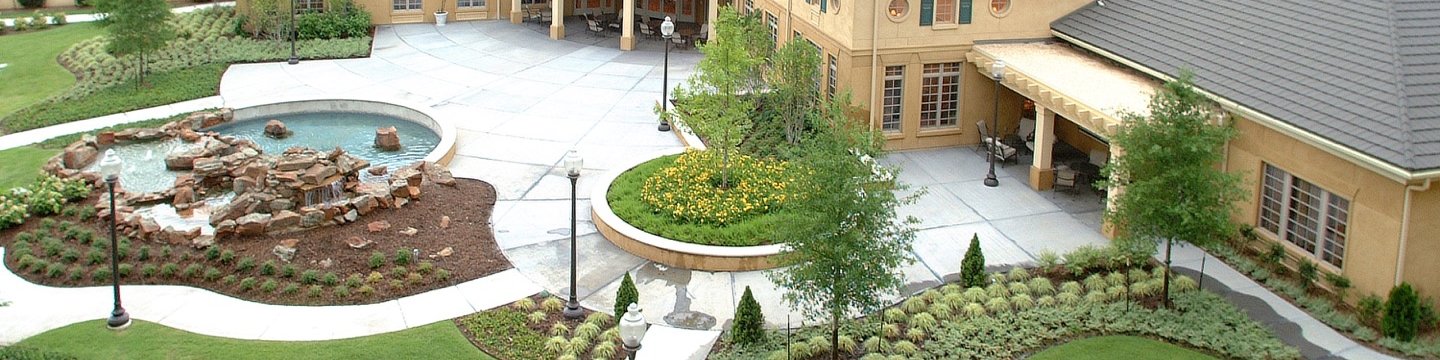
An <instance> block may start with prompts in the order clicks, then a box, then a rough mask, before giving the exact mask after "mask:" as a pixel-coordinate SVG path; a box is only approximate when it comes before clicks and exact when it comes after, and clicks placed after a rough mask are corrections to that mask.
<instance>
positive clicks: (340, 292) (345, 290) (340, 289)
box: [335, 285, 350, 298]
mask: <svg viewBox="0 0 1440 360" xmlns="http://www.w3.org/2000/svg"><path fill="white" fill-rule="evenodd" d="M335 297H338V298H348V297H350V287H348V286H345V285H340V286H336V287H335Z"/></svg>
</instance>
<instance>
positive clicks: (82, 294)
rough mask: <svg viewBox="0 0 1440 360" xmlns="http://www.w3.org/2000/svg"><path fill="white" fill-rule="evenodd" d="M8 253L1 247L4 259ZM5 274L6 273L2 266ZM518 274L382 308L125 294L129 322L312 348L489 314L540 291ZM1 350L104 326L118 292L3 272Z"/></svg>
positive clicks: (151, 291)
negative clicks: (79, 326)
mask: <svg viewBox="0 0 1440 360" xmlns="http://www.w3.org/2000/svg"><path fill="white" fill-rule="evenodd" d="M4 255H5V249H4V248H0V258H3V257H4ZM0 268H4V267H3V266H0ZM540 291H541V289H540V286H538V285H535V284H534V283H532V282H530V281H529V280H527V279H526V278H525V276H523V275H521V274H520V272H519V271H516V270H515V269H510V270H505V271H502V272H499V273H496V274H492V275H490V276H486V277H483V278H479V279H475V280H471V281H467V282H464V283H460V284H457V285H452V286H448V287H444V288H440V289H435V290H431V291H428V292H425V293H421V294H417V295H411V296H407V297H404V298H400V299H397V300H390V301H386V302H382V303H378V304H369V305H346V306H288V305H269V304H261V303H255V302H250V301H245V300H240V299H236V298H233V297H229V296H225V295H220V294H217V293H214V292H211V291H209V290H204V289H199V288H193V287H188V286H171V285H133V286H122V287H121V288H120V292H121V299H122V301H123V305H124V306H125V310H126V311H127V312H129V313H130V317H131V318H134V319H141V320H146V321H151V322H155V323H159V324H161V325H165V326H169V327H172V328H176V329H180V330H185V331H189V332H193V333H197V334H202V335H210V336H219V337H226V338H234V339H247V340H280V341H311V340H334V339H344V338H352V337H360V336H367V335H374V334H380V333H386V332H392V331H399V330H404V329H408V328H413V327H418V326H422V325H427V324H431V323H434V322H437V321H443V320H449V319H453V318H456V317H460V316H464V315H468V314H472V313H475V312H478V311H483V310H488V309H491V308H495V307H497V306H501V305H505V304H508V303H510V302H512V301H515V300H518V299H520V298H522V297H526V296H530V295H532V294H535V293H538V292H540ZM0 301H9V302H10V306H6V307H0V346H4V345H9V344H14V343H16V342H19V341H20V340H24V339H25V338H28V337H31V336H35V335H38V334H40V333H43V332H45V331H49V330H52V329H56V328H60V327H63V326H66V325H70V324H74V323H77V322H81V321H86V320H94V319H103V318H105V317H106V316H108V315H109V313H110V309H111V307H112V297H111V288H110V287H107V286H96V287H84V288H56V287H49V286H43V285H36V284H32V283H30V282H28V281H25V279H22V278H20V277H19V276H17V275H15V274H14V273H13V272H11V271H10V269H9V268H4V271H0Z"/></svg>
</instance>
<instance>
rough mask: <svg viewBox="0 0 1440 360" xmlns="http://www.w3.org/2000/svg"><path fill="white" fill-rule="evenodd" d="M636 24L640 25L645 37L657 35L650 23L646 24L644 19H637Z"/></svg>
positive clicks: (641, 33) (641, 32)
mask: <svg viewBox="0 0 1440 360" xmlns="http://www.w3.org/2000/svg"><path fill="white" fill-rule="evenodd" d="M635 24H636V25H639V26H640V35H645V37H648V38H655V37H656V35H655V32H654V31H651V30H650V25H646V24H645V22H644V21H639V20H636V21H635Z"/></svg>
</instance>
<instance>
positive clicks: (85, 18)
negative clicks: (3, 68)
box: [0, 1, 235, 26]
mask: <svg viewBox="0 0 1440 360" xmlns="http://www.w3.org/2000/svg"><path fill="white" fill-rule="evenodd" d="M215 6H235V2H234V1H218V2H213V3H208V4H196V5H190V6H181V7H177V8H172V9H170V12H172V13H176V14H184V13H188V12H192V11H196V10H201V9H208V8H211V7H215ZM13 10H20V9H13ZM36 10H40V11H50V10H49V9H36ZM103 15H104V14H67V15H65V22H66V23H82V22H92V21H96V20H100V18H101V17H102V16H103ZM0 23H4V25H5V26H15V19H0Z"/></svg>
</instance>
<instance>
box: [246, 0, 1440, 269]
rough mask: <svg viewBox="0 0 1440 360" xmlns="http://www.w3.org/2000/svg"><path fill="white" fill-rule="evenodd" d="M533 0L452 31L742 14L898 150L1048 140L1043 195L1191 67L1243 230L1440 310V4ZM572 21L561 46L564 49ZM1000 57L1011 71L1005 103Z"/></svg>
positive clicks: (629, 32)
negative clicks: (1207, 99)
mask: <svg viewBox="0 0 1440 360" xmlns="http://www.w3.org/2000/svg"><path fill="white" fill-rule="evenodd" d="M308 1H318V0H308ZM530 1H531V0H464V1H460V0H455V1H450V0H446V1H444V3H445V6H446V8H447V10H448V11H449V13H450V19H451V20H452V21H455V20H471V19H502V20H509V21H512V22H519V21H520V20H522V19H524V18H526V15H528V14H529V12H528V11H527V12H523V13H522V12H516V11H514V10H515V9H517V8H524V7H526V6H539V7H545V8H549V9H551V13H562V14H574V13H577V11H579V10H577V6H579V7H580V8H581V9H585V10H586V11H590V12H592V13H607V12H608V13H618V14H617V15H616V16H617V17H619V18H621V19H625V20H624V21H623V22H625V23H629V24H633V23H634V22H635V21H634V20H635V19H643V18H646V17H650V16H655V15H666V14H675V15H676V16H680V14H689V15H687V16H688V17H682V19H684V20H689V21H692V22H695V23H705V22H707V21H706V19H713V18H714V17H715V15H714V14H715V9H716V8H718V6H721V4H724V5H728V6H733V7H735V8H737V9H739V10H740V12H741V13H746V14H752V15H753V16H757V17H758V18H759V19H760V20H761V22H762V24H765V25H766V26H767V27H768V28H769V29H770V31H771V32H772V34H773V36H774V37H775V38H776V40H777V42H782V43H783V42H785V41H789V40H790V39H803V40H806V41H809V42H812V43H814V44H815V46H816V47H818V48H819V49H820V52H821V54H822V55H821V59H822V62H823V64H822V66H823V69H822V72H821V74H822V76H823V77H824V78H823V79H822V84H821V85H822V88H823V89H824V90H825V92H827V93H834V92H838V91H841V90H846V89H848V90H850V91H851V92H852V93H853V95H854V99H855V102H856V104H855V105H858V106H861V107H863V108H865V109H867V111H868V112H869V114H868V119H869V122H870V124H871V126H872V127H874V128H876V129H880V130H882V131H884V132H885V134H886V136H887V137H888V138H889V142H888V146H889V147H890V148H892V149H917V148H929V147H944V146H963V145H974V144H978V143H979V142H980V140H979V139H980V137H981V135H980V131H979V129H978V126H977V123H981V122H985V123H987V124H989V125H987V126H991V127H993V128H995V129H998V131H999V133H1000V134H1001V135H1002V136H1004V135H1014V136H1018V137H1019V138H1022V139H1026V138H1028V139H1030V140H1031V141H1023V140H1022V142H1024V147H1025V148H1026V149H1023V150H1022V149H1018V148H1019V147H1020V144H1017V143H1012V145H1014V147H1016V148H1017V150H1020V152H1022V153H1023V152H1033V154H1031V155H1029V156H1019V157H1018V158H1019V159H1018V162H1020V163H1022V164H1027V163H1028V165H1029V167H1030V170H1031V171H1030V174H1031V176H1030V178H1029V183H1030V185H1031V186H1032V187H1033V188H1035V189H1037V190H1045V189H1048V188H1049V187H1050V186H1051V184H1052V182H1053V181H1054V176H1055V174H1056V171H1055V170H1056V168H1073V167H1082V166H1086V165H1085V164H1087V163H1088V164H1090V165H1088V166H1089V167H1092V168H1093V167H1094V166H1099V165H1101V164H1104V163H1105V162H1106V161H1108V159H1109V158H1110V157H1112V156H1116V155H1117V154H1118V153H1119V151H1112V149H1111V148H1110V147H1109V145H1108V142H1107V137H1108V136H1109V134H1112V133H1113V131H1114V130H1115V128H1116V126H1117V125H1118V124H1120V121H1121V119H1122V114H1124V113H1126V112H1135V113H1142V114H1143V113H1144V112H1145V105H1146V102H1147V101H1148V99H1149V97H1150V95H1151V94H1153V93H1154V89H1155V87H1156V86H1158V85H1159V84H1160V83H1161V82H1163V81H1165V80H1169V79H1172V78H1174V77H1175V76H1177V75H1178V74H1179V72H1180V70H1181V69H1182V68H1186V69H1191V70H1192V71H1194V73H1195V75H1196V78H1195V80H1196V85H1197V87H1199V88H1200V89H1202V90H1203V91H1205V92H1206V93H1207V94H1209V95H1211V96H1212V98H1214V99H1215V100H1216V101H1217V102H1218V103H1219V104H1221V105H1222V108H1223V109H1224V110H1225V111H1226V112H1227V113H1228V114H1230V115H1232V116H1231V118H1232V119H1233V121H1234V124H1235V126H1236V127H1237V128H1238V129H1239V132H1240V136H1239V138H1238V139H1236V140H1234V141H1232V142H1231V143H1230V144H1229V145H1228V146H1227V148H1226V162H1225V164H1224V168H1225V170H1227V171H1232V172H1238V173H1241V174H1244V176H1245V177H1246V179H1247V182H1246V185H1245V186H1247V187H1248V190H1249V192H1250V194H1251V197H1250V198H1249V199H1247V200H1246V201H1244V203H1242V204H1239V208H1240V209H1241V211H1240V212H1239V213H1237V214H1236V215H1235V218H1236V220H1237V221H1240V222H1242V223H1246V224H1252V225H1254V226H1255V227H1256V228H1257V232H1258V233H1259V234H1260V235H1261V236H1262V237H1263V238H1265V239H1266V240H1268V241H1273V242H1277V243H1280V244H1284V246H1286V248H1287V249H1288V250H1289V251H1290V254H1291V258H1292V260H1294V259H1301V258H1305V259H1310V260H1312V261H1314V262H1316V263H1318V264H1321V268H1322V269H1323V270H1325V271H1327V272H1332V273H1341V274H1344V275H1345V276H1347V277H1349V278H1351V279H1352V280H1353V281H1354V284H1355V287H1356V288H1357V290H1359V291H1360V292H1361V293H1375V294H1383V293H1385V292H1386V291H1388V290H1389V289H1390V287H1391V286H1393V285H1395V284H1397V283H1399V282H1401V281H1406V282H1410V283H1411V284H1414V285H1415V286H1416V287H1418V288H1419V289H1420V290H1421V291H1422V292H1423V293H1425V294H1426V295H1428V296H1440V276H1437V275H1440V261H1437V259H1440V186H1436V187H1433V188H1432V187H1431V186H1430V185H1431V181H1432V179H1434V178H1436V177H1440V56H1436V55H1434V54H1440V49H1437V47H1440V45H1437V44H1440V26H1437V25H1440V24H1435V22H1437V21H1436V20H1434V19H1440V2H1434V1H1429V2H1425V1H1409V2H1406V1H1399V2H1374V3H1361V2H1350V1H1342V0H1320V1H1317V2H1316V4H1315V5H1314V6H1316V7H1324V8H1328V9H1338V10H1337V11H1327V12H1319V11H1299V10H1297V9H1294V8H1289V7H1286V6H1284V4H1275V3H1266V2H1247V1H1239V0H1221V1H1198V0H1179V1H1144V0H1105V1H1104V4H1103V5H1101V4H1099V3H1097V2H1095V1H1091V0H863V1H854V2H851V1H848V0H731V1H727V2H726V3H714V2H711V1H713V0H692V1H690V2H688V3H675V2H673V1H672V2H668V3H667V2H663V1H664V0H653V1H652V0H583V1H559V2H552V3H541V4H537V5H525V4H529V2H530ZM244 2H245V1H244V0H241V6H242V7H243V5H244ZM357 2H358V3H360V4H361V5H362V6H364V7H366V8H367V9H370V10H371V12H372V13H373V14H374V17H373V19H374V22H375V23H376V24H390V23H406V22H433V21H434V19H433V15H432V14H433V12H434V10H435V9H438V8H439V7H440V5H441V3H442V1H441V0H357ZM522 2H523V3H522ZM461 3H463V4H464V5H463V6H462V5H460V4H461ZM1396 3H1407V4H1406V5H1407V6H1408V7H1407V8H1406V9H1405V11H1396V10H1395V9H1394V8H1393V7H1395V6H1398V5H1396ZM687 9H688V10H687ZM656 10H659V11H656ZM687 11H688V12H687ZM1337 13H1338V14H1344V15H1345V18H1343V19H1336V18H1334V16H1335V14H1337ZM1201 15H1204V16H1201ZM559 23H561V22H560V21H559V20H554V21H553V22H552V23H551V27H552V28H551V33H552V37H563V36H564V29H563V28H561V29H558V33H557V29H555V28H554V26H555V24H559ZM624 34H625V35H624V36H621V37H620V38H619V43H618V44H617V46H618V47H620V48H622V49H627V50H628V49H632V48H633V46H634V42H635V41H636V40H635V34H634V29H632V28H631V26H626V27H625V29H624ZM997 60H1002V61H1004V62H1005V63H1006V64H1007V66H1006V67H1005V68H1004V70H1003V71H1002V80H1001V81H1000V82H999V84H1000V85H1001V86H998V87H997V83H996V81H995V80H993V79H992V75H991V74H990V73H991V70H990V69H991V65H992V64H994V63H995V62H996V61H997ZM997 88H998V90H999V93H998V94H997V93H996V91H997ZM997 100H998V101H997ZM992 113H998V116H993V115H992ZM992 116H993V117H998V119H999V121H998V126H995V125H993V124H995V122H991V121H990V119H991V117H992ZM1032 129H1033V130H1032ZM1032 132H1033V135H1031V133H1032ZM1027 135H1029V136H1027ZM1026 150H1028V151H1026ZM1062 165H1063V166H1062Z"/></svg>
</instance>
